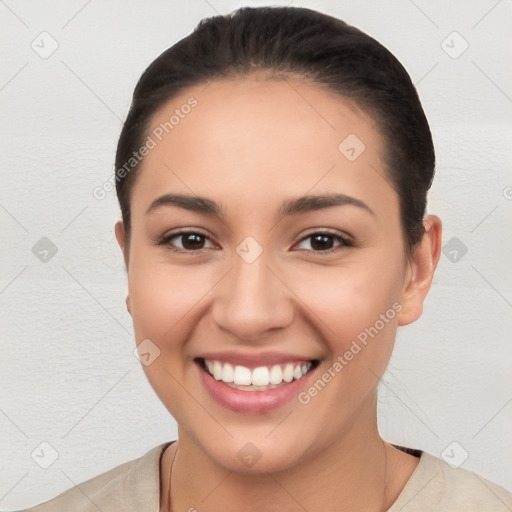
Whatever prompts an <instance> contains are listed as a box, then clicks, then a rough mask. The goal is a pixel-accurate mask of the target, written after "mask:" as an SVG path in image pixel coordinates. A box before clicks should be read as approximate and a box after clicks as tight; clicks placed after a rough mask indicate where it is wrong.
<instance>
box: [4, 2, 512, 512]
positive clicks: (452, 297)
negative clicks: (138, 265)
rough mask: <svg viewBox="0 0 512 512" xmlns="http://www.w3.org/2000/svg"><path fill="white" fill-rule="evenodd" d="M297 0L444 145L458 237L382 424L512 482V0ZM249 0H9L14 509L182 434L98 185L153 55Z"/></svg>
mask: <svg viewBox="0 0 512 512" xmlns="http://www.w3.org/2000/svg"><path fill="white" fill-rule="evenodd" d="M277 3H278V4H282V5H286V4H289V3H290V2H289V0H288V1H287V2H277ZM291 4H292V5H295V6H306V7H311V8H317V9H318V10H321V11H324V12H327V13H330V14H333V15H335V16H338V17H340V18H342V19H345V20H346V21H348V22H349V23H351V24H354V25H356V26H358V27H359V28H361V29H363V30H364V31H366V32H368V33H369V34H370V35H372V36H374V37H375V38H377V39H378V40H379V41H381V42H382V43H383V44H385V45H386V46H387V47H388V48H389V49H390V50H391V51H392V52H393V53H394V54H395V55H396V56H397V57H398V58H399V59H400V60H401V61H402V63H403V64H404V65H405V67H406V68H407V69H408V71H409V73H410V75H411V77H412V79H413V81H414V82H415V83H416V84H417V86H418V90H419V93H420V96H421V98H422V102H423V104H424V107H425V110H426V112H427V117H428V119H429V121H430V123H431V127H432V130H433V134H434V139H435V144H436V149H437V157H438V165H437V176H436V180H435V185H434V187H433V190H432V193H431V195H430V205H429V212H431V213H436V214H438V215H439V216H440V217H441V218H442V220H443V221H444V242H445V243H446V242H448V241H449V240H450V239H451V238H453V237H456V240H454V241H453V240H452V242H451V244H454V245H453V246H452V245H449V246H448V247H447V248H446V250H445V253H446V254H443V256H442V258H441V262H440V265H439V269H438V271H437V274H436V277H435V279H434V285H433V289H432V291H431V293H430V296H429V298H428V300H427V303H426V308H425V313H424V315H423V317H422V319H421V320H420V321H418V322H417V323H416V324H413V325H411V326H408V327H405V328H402V329H400V331H399V336H398V340H397V346H396V350H395V353H394V355H393V358H392V361H391V364H390V367H389V370H388V372H387V374H386V376H385V379H384V381H383V383H382V385H381V398H380V402H381V403H380V410H379V415H380V428H381V432H382V435H383V436H384V437H385V438H386V439H387V440H390V441H393V442H396V443H402V444H404V445H407V446H413V447H416V448H421V449H424V450H426V451H428V452H430V453H432V454H434V455H436V456H441V454H442V452H443V450H445V448H446V447H447V446H449V445H450V443H452V442H454V441H455V442H457V443H459V444H458V445H451V447H450V448H449V450H452V449H453V450H454V451H453V452H451V453H453V454H455V456H456V457H457V458H459V459H460V460H462V458H463V457H464V456H465V453H466V452H467V453H468V458H467V460H466V461H465V462H464V464H463V465H462V467H464V468H467V469H470V470H473V471H475V472H477V473H479V474H480V475H481V476H483V477H486V478H488V479H490V480H493V481H495V482H497V483H498V484H501V485H502V486H504V487H507V488H508V489H511V490H512V469H511V466H510V460H511V458H512V437H511V436H510V435H509V434H510V426H511V420H512V403H511V402H512V386H511V384H512V377H511V374H512V372H511V362H512V361H511V349H510V332H511V328H512V315H511V313H512V292H511V284H512V272H511V267H510V265H511V262H512V236H511V235H512V233H511V229H510V226H511V222H510V219H511V211H512V200H511V198H512V175H511V171H510V169H511V163H512V153H511V143H510V142H511V140H512V139H511V135H512V133H511V132H512V129H511V123H510V121H511V110H512V100H511V96H512V73H511V65H510V63H511V62H512V55H511V53H512V45H511V42H512V41H511V39H512V38H511V31H510V24H511V21H512V3H511V1H510V0H501V1H496V0H480V1H468V0H464V1H462V0H459V1H446V0H439V1H426V0H415V1H412V0H396V1H373V2H370V1H359V2H352V1H337V2H335V1H303V2H301V1H298V0H297V1H294V2H292V3H291ZM241 5H254V6H255V5H266V2H236V1H227V0H208V1H206V0H193V1H187V2H184V1H183V2H177V1H152V2H143V1H135V0H123V1H121V0H118V1H99V0H92V1H91V0H89V1H86V0H80V1H65V2H64V1H57V0H52V1H46V2H32V1H23V0H16V1H15V0H3V1H0V16H1V18H0V20H1V21H0V34H1V36H0V38H1V46H0V48H1V52H2V54H3V55H2V56H3V60H4V65H3V66H2V69H1V72H0V104H1V107H2V117H1V119H2V121H1V122H2V137H1V139H0V140H1V144H2V148H1V157H2V158H1V173H2V174H1V178H2V186H1V188H0V223H1V235H2V249H3V250H2V256H1V258H2V259H1V261H2V265H1V273H0V311H1V324H0V325H1V332H2V343H1V354H0V374H1V386H0V389H1V394H0V429H1V432H2V435H1V437H0V453H1V458H2V460H1V462H2V463H1V464H0V507H1V508H2V510H8V509H13V508H14V509H15V508H21V507H25V506H28V505H31V504H34V503H36V502H41V501H43V500H47V499H49V498H51V497H53V496H55V495H56V494H58V493H60V492H62V491H64V490H65V489H67V488H69V487H71V486H72V485H73V484H74V483H79V482H81V481H83V480H85V479H87V478H90V477H92V476H95V475H97V474H99V473H101V472H103V471H106V470H108V469H110V468H111V467H113V466H115V465H118V464H120V463H122V462H124V461H126V460H129V459H132V458H135V457H138V456H141V455H142V454H144V453H145V452H146V451H147V450H149V449H150V448H151V447H153V446H155V445H157V444H159V443H162V442H164V441H167V440H171V439H175V438H176V425H175V422H174V420H173V419H172V418H171V417H170V416H169V414H168V413H167V411H166V410H165V409H164V407H163V406H162V405H161V403H160V402H159V400H158V399H157V397H156V396H155V395H154V393H153V391H152V389H151V388H150V386H149V384H148V383H147V381H146V378H145V376H144V374H143V372H142V369H141V367H140V363H139V362H138V361H137V359H136V358H135V357H134V355H133V354H132V350H133V348H134V346H135V341H134V339H133V330H132V326H131V319H130V317H129V315H128V314H127V312H126V309H125V303H124V299H125V296H126V277H125V273H124V267H123V261H122V257H121V253H120V251H119V249H118V246H117V244H116V241H115V238H114V232H113V225H114V223H115V221H116V220H117V219H118V217H119V211H118V207H117V203H116V198H115V193H114V192H112V193H110V194H108V195H107V197H106V198H105V199H103V200H102V201H99V200H97V199H95V198H94V197H93V195H92V190H93V188H94V187H96V186H98V185H101V184H102V183H103V182H104V181H105V180H107V179H108V178H109V176H111V174H112V173H113V161H114V152H115V146H116V142H117V137H118V135H119V131H120V128H121V122H122V120H123V119H124V117H125V115H126V113H127V111H128V107H129V104H130V98H131V93H132V91H133V87H134V86H135V83H136V81H137V79H138V78H139V76H140V74H141V73H142V71H143V70H144V69H145V68H146V66H147V65H148V64H149V63H150V62H151V61H152V60H153V59H154V58H155V57H156V56H157V55H159V54H160V53H161V52H162V51H163V50H164V49H166V48H167V47H169V46H170V45H171V44H173V43H174V42H176V41H177V40H178V39H180V38H182V37H183V36H185V35H187V34H188V33H189V32H190V31H191V30H192V29H193V28H194V26H195V25H196V24H197V22H198V21H199V20H200V19H201V18H203V17H206V16H211V15H214V14H216V12H219V13H226V12H229V11H231V10H233V9H235V8H237V7H239V6H241ZM43 31H47V32H48V33H49V34H51V36H46V35H43V36H41V35H40V34H41V32H43ZM453 31H456V32H457V33H458V34H459V35H457V34H455V35H453V34H452V32H453ZM450 34H452V35H450ZM462 38H463V39H462ZM52 39H54V40H55V41H57V43H58V48H57V50H56V51H55V52H54V53H53V54H52V55H50V56H47V55H45V54H44V53H45V52H49V51H50V50H51V45H52V44H55V43H53V42H52ZM443 41H444V43H443ZM464 41H467V43H468V44H469V46H468V48H467V50H466V51H464V53H462V54H461V55H460V56H457V54H458V53H460V51H461V50H462V49H463V48H464V47H465V42H464ZM31 45H32V46H33V47H34V48H35V49H33V48H32V47H31ZM445 50H446V51H445ZM38 52H39V53H38ZM41 53H42V54H43V56H46V57H47V58H46V59H43V58H41V57H40V55H39V54H41ZM450 53H451V55H450ZM455 56H457V58H454V57H455ZM42 237H47V238H48V239H50V240H51V242H52V243H53V244H54V245H55V246H56V248H57V249H58V251H57V253H56V254H55V255H54V256H53V257H51V258H50V256H51V253H49V254H48V256H47V259H48V261H47V262H44V261H40V259H39V258H38V257H36V255H35V254H34V253H33V251H32V248H33V246H34V245H35V244H36V243H37V242H38V241H39V240H40V239H41V238H42ZM461 244H463V245H464V247H466V248H467V253H466V254H464V255H462V254H463V246H462V245H461ZM454 251H455V252H454ZM36 252H37V251H36ZM461 255H462V257H461ZM39 256H40V257H44V253H43V254H40V255H39ZM454 259H455V260H457V261H451V260H454ZM43 442H46V443H49V444H50V445H51V446H52V447H53V448H50V447H48V445H41V443H43ZM459 445H460V446H459ZM53 449H54V450H55V451H56V453H57V454H58V458H57V460H56V461H55V462H54V463H53V464H52V465H51V466H50V467H49V468H48V469H43V468H42V467H40V464H43V465H45V464H48V463H49V462H51V460H52V454H53V451H52V450H53ZM34 450H35V452H34V453H35V455H34V458H32V457H31V453H32V452H33V451H34ZM38 455H39V456H38Z"/></svg>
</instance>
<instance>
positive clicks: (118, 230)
mask: <svg viewBox="0 0 512 512" xmlns="http://www.w3.org/2000/svg"><path fill="white" fill-rule="evenodd" d="M114 230H115V234H116V239H117V243H118V244H119V247H120V248H121V251H122V252H123V257H124V263H125V266H126V269H127V270H128V248H127V247H126V231H125V229H124V224H123V221H122V220H118V221H117V222H116V224H115V227H114Z"/></svg>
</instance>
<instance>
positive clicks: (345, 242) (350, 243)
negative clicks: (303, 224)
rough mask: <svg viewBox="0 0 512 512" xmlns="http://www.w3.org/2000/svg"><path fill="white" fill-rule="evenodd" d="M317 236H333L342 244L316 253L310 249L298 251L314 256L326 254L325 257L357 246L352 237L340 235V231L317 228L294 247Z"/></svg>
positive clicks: (344, 234) (305, 235)
mask: <svg viewBox="0 0 512 512" xmlns="http://www.w3.org/2000/svg"><path fill="white" fill-rule="evenodd" d="M315 235H328V236H332V237H333V238H335V239H337V240H338V241H340V242H341V243H340V245H337V246H335V247H333V248H331V249H325V250H323V251H314V250H310V249H298V250H299V251H306V252H310V253H313V254H319V255H322V254H324V255H326V254H330V253H334V252H338V251H339V250H343V249H347V248H350V247H354V246H355V242H354V239H353V238H352V237H351V236H350V235H348V234H347V233H340V232H339V231H333V230H331V229H328V228H315V229H314V230H313V231H311V232H309V233H307V234H304V235H303V236H301V238H300V240H299V241H298V242H297V243H296V244H294V247H295V246H296V245H299V244H301V243H302V242H304V241H305V240H308V239H310V238H312V237H313V236H315Z"/></svg>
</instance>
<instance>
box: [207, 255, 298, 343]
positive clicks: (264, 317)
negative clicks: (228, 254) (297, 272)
mask: <svg viewBox="0 0 512 512" xmlns="http://www.w3.org/2000/svg"><path fill="white" fill-rule="evenodd" d="M263 254H265V253H263ZM276 274H278V272H276V270H275V269H271V268H269V265H268V261H267V258H265V257H264V256H263V255H262V256H260V257H259V258H258V259H257V260H256V261H254V262H252V263H247V262H246V261H244V260H243V259H242V258H240V257H239V256H238V255H235V257H234V261H233V267H232V269H231V271H230V272H229V273H228V274H227V275H226V276H225V277H224V279H223V280H222V282H221V283H219V286H218V287H217V295H216V297H215V300H214V302H213V304H212V310H211V314H212V318H213V322H214V323H215V325H217V327H218V328H219V329H221V330H223V331H225V332H229V334H231V335H232V336H233V337H236V338H237V339H243V340H246V341H253V342H254V341H256V340H259V339H263V338H264V337H265V335H266V334H268V333H270V332H273V331H276V330H279V329H283V328H285V327H287V326H288V325H290V324H291V322H292V321H293V316H294V308H293V294H292V293H291V292H290V290H289V289H288V288H287V287H286V286H285V285H284V284H283V282H282V281H281V280H280V279H279V278H278V277H277V275H276Z"/></svg>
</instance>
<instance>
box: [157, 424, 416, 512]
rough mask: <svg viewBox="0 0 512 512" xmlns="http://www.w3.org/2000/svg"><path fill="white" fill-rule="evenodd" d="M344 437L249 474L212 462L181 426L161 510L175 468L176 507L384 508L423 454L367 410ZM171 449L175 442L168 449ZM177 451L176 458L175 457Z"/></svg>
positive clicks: (168, 458)
mask: <svg viewBox="0 0 512 512" xmlns="http://www.w3.org/2000/svg"><path fill="white" fill-rule="evenodd" d="M362 419H363V420H364V424H365V425H370V427H369V428H368V427H367V428H365V429H362V428H361V425H360V424H359V422H358V424H357V425H354V428H352V429H350V431H349V432H347V433H346V435H344V436H343V437H342V438H340V439H337V440H335V442H333V443H332V444H330V445H329V446H327V447H326V448H324V449H323V450H321V451H319V452H315V453H314V455H312V456H311V457H310V458H308V459H307V460H304V461H303V463H302V464H300V465H298V466H295V467H293V468H291V469H287V470H284V471H276V472H273V473H263V474H258V475H247V474H240V473H234V472H232V471H229V470H227V469H225V468H223V467H221V466H219V465H218V464H216V463H215V461H213V460H212V459H211V458H210V457H208V456H207V455H206V454H205V453H204V451H203V450H202V449H201V448H200V447H199V446H198V445H197V444H196V443H195V442H194V440H193V439H191V438H189V437H188V436H187V435H186V433H182V432H180V433H179V442H178V443H179V450H178V452H176V445H177V444H178V443H175V444H173V445H172V446H171V447H170V448H169V449H168V450H166V453H165V455H164V460H163V461H162V475H164V476H163V479H162V484H163V485H162V502H161V510H162V511H168V510H169V503H168V500H167V497H168V495H169V488H168V483H169V482H168V475H169V472H170V468H171V462H173V468H172V479H171V482H172V500H173V507H172V510H173V512H178V511H188V510H194V509H196V510H200V511H201V512H213V511H218V510H223V511H225V512H231V511H233V512H235V511H239V510H246V511H248V512H250V511H253V510H254V511H256V510H258V511H259V510H266V511H269V512H274V511H276V512H277V511H279V512H288V511H290V512H291V511H292V510H294V511H295V510H298V509H301V508H302V509H305V510H323V511H325V512H330V511H333V512H334V511H336V512H345V511H347V512H348V511H353V510H362V511H363V510H364V511H375V512H376V511H379V512H380V511H382V510H387V509H388V508H389V507H390V506H391V505H392V503H393V502H394V501H395V500H396V498H397V497H398V495H399V493H400V492H401V490H402V488H403V487H404V485H405V483H406V482H407V480H408V479H409V477H410V475H411V474H412V472H413V471H414V468H415V467H416V465H417V462H418V459H416V458H414V457H412V456H409V455H407V454H405V453H403V452H400V451H398V450H396V449H394V448H393V447H392V446H391V445H389V444H388V443H385V442H384V441H383V440H382V439H381V438H380V436H379V434H378V430H377V426H376V417H375V415H374V416H373V418H371V420H372V421H371V422H370V423H368V420H369V419H370V418H362ZM171 449H172V450H171ZM174 456H175V458H174Z"/></svg>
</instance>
